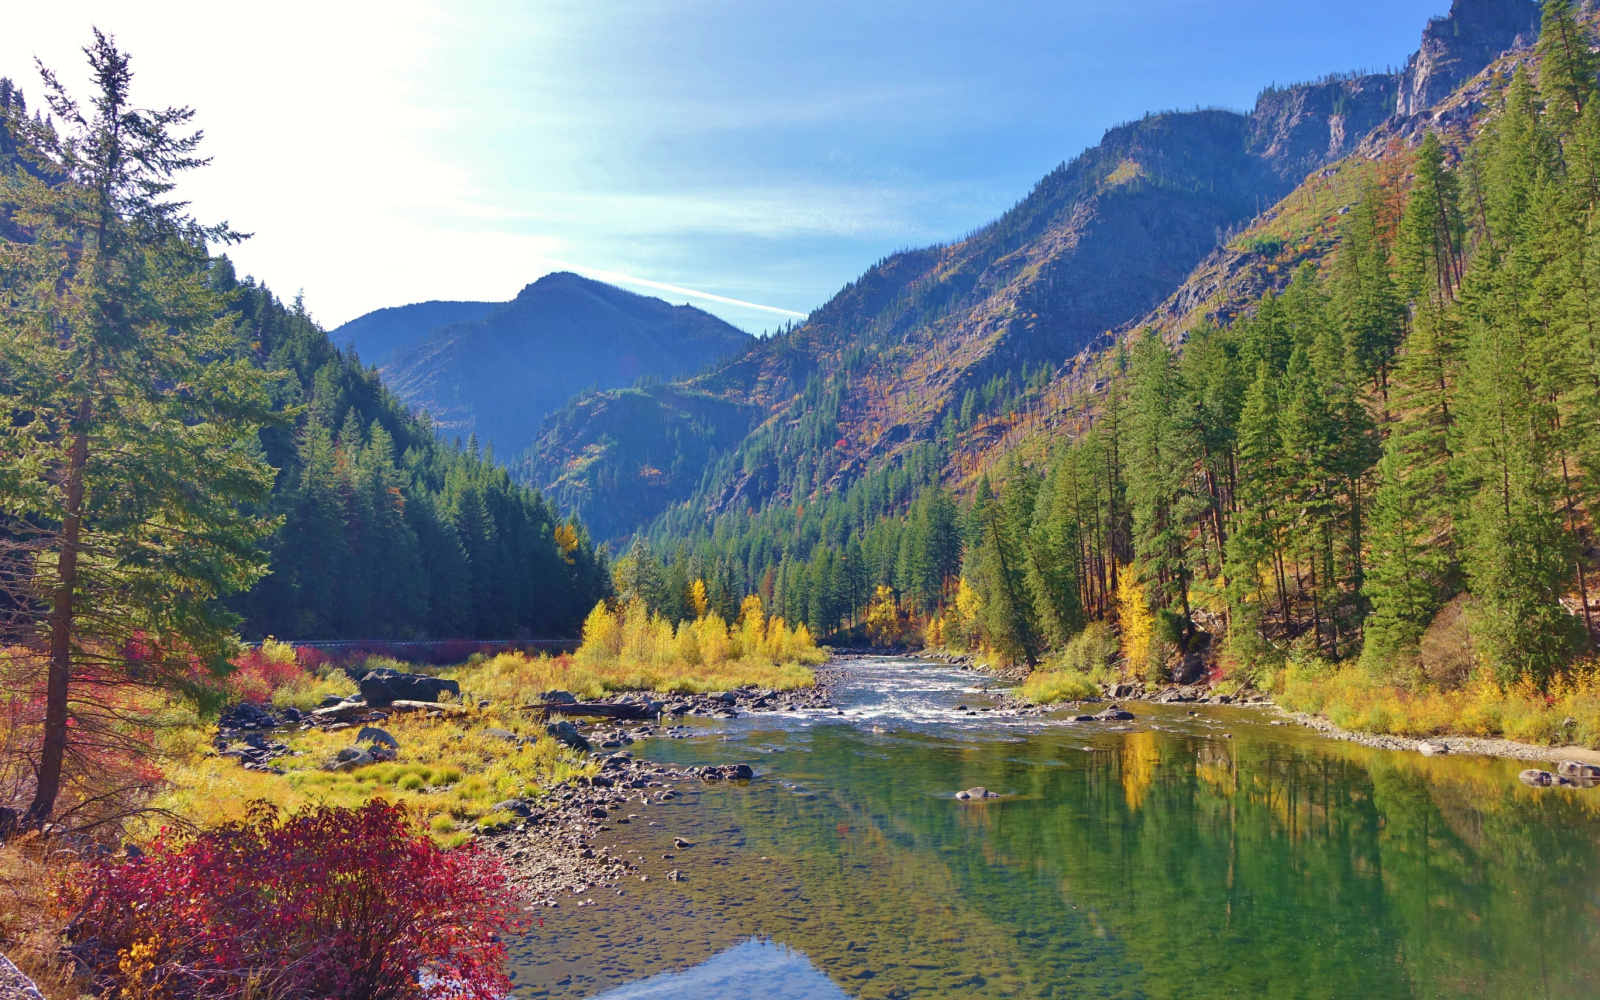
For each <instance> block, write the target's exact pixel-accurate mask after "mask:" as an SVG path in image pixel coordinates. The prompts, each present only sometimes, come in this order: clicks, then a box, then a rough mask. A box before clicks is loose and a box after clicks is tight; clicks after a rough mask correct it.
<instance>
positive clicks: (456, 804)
mask: <svg viewBox="0 0 1600 1000" xmlns="http://www.w3.org/2000/svg"><path fill="white" fill-rule="evenodd" d="M496 659H500V657H497V658H496ZM491 662H492V661H491ZM510 704H511V705H514V704H516V702H515V701H512V702H510ZM383 726H384V728H385V729H387V730H388V731H389V732H390V733H391V734H392V735H393V736H394V737H395V739H396V740H397V741H398V742H399V744H400V749H399V751H398V752H397V756H396V759H395V760H393V761H390V762H385V763H380V764H371V765H368V766H366V767H361V768H357V769H356V770H354V771H348V772H336V771H324V770H322V768H321V765H322V764H323V763H324V762H325V761H327V760H328V759H330V758H331V757H332V756H333V755H334V754H335V753H337V752H338V751H339V750H342V749H344V748H345V747H347V746H350V745H351V743H352V734H351V733H349V732H328V731H326V730H321V729H308V730H302V731H300V732H294V733H287V734H283V735H282V736H280V737H279V738H280V739H282V740H283V741H284V742H286V743H288V744H289V747H290V750H291V751H293V752H294V753H295V754H297V755H291V756H286V757H280V758H278V759H277V760H275V761H274V765H275V766H277V767H281V768H283V769H285V771H286V773H285V774H282V775H278V774H273V773H271V772H265V771H246V770H245V769H244V768H242V767H240V766H239V764H238V762H237V761H235V760H233V759H232V758H227V757H218V756H216V755H215V754H214V753H213V752H212V751H211V749H210V747H209V746H208V745H207V744H206V742H205V740H204V739H203V738H201V739H195V740H194V741H192V742H191V744H190V745H189V747H188V748H187V750H186V752H181V753H174V755H173V758H172V760H171V761H170V763H169V764H168V766H167V767H166V768H165V771H166V778H167V782H168V784H167V788H166V790H165V791H163V792H162V793H161V794H160V795H159V796H158V797H157V798H156V800H155V801H154V802H153V803H152V804H153V805H154V806H156V807H157V808H158V809H160V810H162V811H163V812H166V813H173V814H176V815H178V816H181V817H183V818H185V819H188V820H190V821H192V822H194V823H196V824H198V825H200V826H214V825H216V824H218V823H222V822H226V821H228V820H234V819H240V818H242V817H243V815H244V810H245V809H246V808H247V807H248V805H249V803H251V802H252V801H255V800H258V799H265V800H266V801H268V802H272V803H273V804H275V805H277V806H279V807H281V808H284V809H287V810H293V809H297V808H299V807H300V806H302V805H307V804H327V805H336V806H358V805H361V804H362V803H364V802H367V801H368V800H370V799H374V798H379V797H383V798H387V799H389V800H390V801H394V802H402V803H404V804H405V805H406V807H407V808H408V809H410V810H411V812H412V815H413V816H414V817H415V818H416V819H417V821H418V822H419V824H421V825H423V826H426V827H428V828H429V829H430V830H432V831H433V834H434V839H436V840H438V841H440V843H442V844H445V845H447V846H453V845H455V844H458V843H462V842H464V841H465V840H467V839H468V838H470V837H471V836H472V833H473V831H474V829H475V828H476V826H477V824H478V823H480V822H482V821H484V820H485V818H486V817H489V816H490V814H491V811H492V810H491V808H490V807H491V806H492V805H493V804H494V803H496V802H499V801H502V800H504V799H509V798H520V797H524V796H537V795H539V794H541V792H542V790H543V789H546V788H549V787H550V786H552V785H554V784H557V783H559V782H561V781H564V780H566V779H567V778H569V777H571V776H573V775H578V774H590V773H592V772H593V771H594V769H595V768H594V765H593V764H590V763H587V762H585V761H584V760H583V759H582V758H580V757H579V756H578V755H577V754H575V753H573V752H572V751H569V750H566V749H564V748H563V747H562V746H561V745H560V744H558V743H557V742H556V741H555V740H553V739H551V738H549V737H548V736H546V735H545V734H544V726H543V724H542V722H540V721H538V720H535V719H533V718H532V717H530V716H527V715H524V714H521V713H517V712H515V711H512V710H510V709H509V708H508V709H507V710H504V711H502V710H501V709H499V708H498V707H496V708H491V709H489V710H487V711H484V712H473V713H471V714H470V715H467V716H464V717H462V716H458V717H454V718H439V719H426V718H423V717H421V716H420V715H411V716H408V715H396V716H393V717H391V718H390V719H389V720H388V721H387V722H385V723H384V724H383ZM491 726H494V727H498V728H501V729H506V730H510V731H511V732H514V733H520V734H523V735H526V736H528V737H531V738H535V742H531V743H528V744H525V745H522V744H519V743H515V742H511V741H508V740H504V739H496V738H495V737H493V736H490V735H488V734H487V733H486V732H485V730H486V729H487V728H488V727H491ZM195 732H196V733H198V734H200V736H201V737H203V735H204V734H203V733H201V732H200V730H198V729H196V730H195ZM159 815H160V814H157V816H158V818H156V819H152V820H149V821H148V823H149V825H150V826H152V827H153V826H156V825H159V824H161V823H163V822H166V820H164V819H161V818H159ZM136 832H140V833H143V834H153V833H154V832H155V831H154V829H143V830H138V831H136Z"/></svg>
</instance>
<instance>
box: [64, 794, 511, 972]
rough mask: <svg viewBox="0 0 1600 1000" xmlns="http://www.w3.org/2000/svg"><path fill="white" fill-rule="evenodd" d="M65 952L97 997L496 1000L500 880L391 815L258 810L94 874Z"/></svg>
mask: <svg viewBox="0 0 1600 1000" xmlns="http://www.w3.org/2000/svg"><path fill="white" fill-rule="evenodd" d="M98 868H99V870H98V871H97V872H95V873H94V877H93V878H90V879H87V880H84V884H85V885H88V886H92V888H87V889H69V890H67V891H66V895H68V896H69V897H72V896H75V895H76V896H81V897H82V898H81V899H79V898H74V899H72V900H71V901H72V902H73V903H75V904H77V905H79V906H81V907H82V908H83V915H82V917H81V918H80V919H79V920H78V921H77V922H76V924H75V925H74V927H73V932H72V937H73V941H74V951H75V952H76V953H77V954H78V955H79V956H80V958H81V959H83V960H84V961H85V962H86V963H87V965H88V966H89V967H90V968H91V969H92V970H93V972H94V974H95V977H96V979H97V987H98V989H97V993H98V994H99V995H104V996H109V997H116V998H128V1000H131V998H135V997H138V998H141V1000H143V998H149V1000H158V998H159V1000H187V998H200V997H205V998H236V997H237V998H243V997H246V996H249V997H258V996H266V997H274V998H284V1000H295V998H306V1000H310V998H324V997H339V998H352V1000H409V998H421V997H424V996H426V997H452V998H455V997H459V998H471V1000H478V998H481V1000H491V998H498V997H502V996H504V995H506V993H507V992H508V991H509V986H510V984H509V981H508V980H507V978H506V975H505V973H504V971H503V965H504V959H505V948H504V946H503V944H502V943H501V940H500V935H501V933H502V932H504V931H506V930H508V929H509V927H510V920H509V918H508V917H507V916H506V911H505V899H504V890H505V884H506V883H505V875H504V873H503V870H502V869H501V867H500V865H499V863H498V862H497V861H495V859H494V858H493V857H492V856H490V855H488V854H485V853H483V852H480V851H477V850H473V849H459V850H452V851H444V850H441V849H440V848H438V847H437V846H436V845H434V843H433V842H432V841H430V840H429V839H428V838H427V837H425V836H420V835H417V834H414V833H413V831H412V830H411V827H410V824H409V823H408V821H407V817H406V813H405V811H404V809H403V808H402V807H399V806H395V805H392V804H390V803H388V802H385V801H381V800H380V801H374V802H370V803H368V804H367V805H365V806H363V807H361V808H359V809H336V808H329V807H321V808H314V809H305V810H301V811H299V812H296V813H293V814H291V815H288V816H284V815H282V814H280V813H279V812H278V811H277V810H275V809H274V808H272V807H271V806H268V805H266V804H264V803H263V804H258V805H257V806H255V807H254V808H253V809H252V810H251V812H250V814H249V816H248V817H247V818H246V819H245V820H244V821H242V822H239V823H232V824H228V825H225V826H222V827H220V828H217V829H215V830H212V831H209V832H205V833H201V834H199V835H196V836H193V837H188V838H183V839H177V838H170V837H168V836H165V835H163V836H162V837H160V838H157V840H156V841H155V842H154V843H153V844H152V845H151V846H150V848H149V850H148V851H147V852H145V853H144V854H142V855H140V856H136V857H128V858H117V859H114V860H109V861H105V862H102V863H100V864H99V865H98Z"/></svg>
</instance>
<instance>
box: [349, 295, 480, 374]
mask: <svg viewBox="0 0 1600 1000" xmlns="http://www.w3.org/2000/svg"><path fill="white" fill-rule="evenodd" d="M501 304H502V303H499V302H442V301H439V300H437V299H436V300H434V301H431V302H414V303H412V304H411V305H408V306H389V307H388V308H385V309H374V310H373V311H372V312H369V313H367V314H366V315H364V316H357V317H356V318H355V319H353V320H351V321H350V322H348V323H345V324H343V325H342V326H338V327H335V328H334V329H333V330H330V331H329V332H328V339H329V340H331V341H333V342H334V343H335V344H337V345H339V346H340V347H344V346H345V345H346V344H353V345H354V346H355V349H356V353H357V354H358V355H360V357H361V359H362V360H363V361H365V362H367V363H368V364H377V365H380V366H381V365H382V364H384V363H385V362H386V361H388V360H389V356H390V355H391V354H393V353H394V352H395V351H397V350H399V349H400V348H402V347H407V346H409V345H411V344H414V343H416V342H417V341H420V340H422V339H423V338H425V337H427V336H428V334H430V333H432V332H433V331H435V330H437V329H439V328H440V327H441V326H450V325H451V324H452V323H471V322H474V321H476V320H480V319H482V318H483V317H484V316H486V315H488V314H489V311H490V310H492V309H495V308H496V307H498V306H500V305H501Z"/></svg>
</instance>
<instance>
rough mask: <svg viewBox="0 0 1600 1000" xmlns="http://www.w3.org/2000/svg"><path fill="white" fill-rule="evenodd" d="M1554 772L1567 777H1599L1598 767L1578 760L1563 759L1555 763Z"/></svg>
mask: <svg viewBox="0 0 1600 1000" xmlns="http://www.w3.org/2000/svg"><path fill="white" fill-rule="evenodd" d="M1556 773H1557V774H1560V775H1565V776H1566V777H1568V778H1600V767H1596V766H1595V765H1593V764H1585V763H1583V762H1582V761H1579V760H1564V761H1562V762H1561V763H1559V764H1557V765H1556Z"/></svg>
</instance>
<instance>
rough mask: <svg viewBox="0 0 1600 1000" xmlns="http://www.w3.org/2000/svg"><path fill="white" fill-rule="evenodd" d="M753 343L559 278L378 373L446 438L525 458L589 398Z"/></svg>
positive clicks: (654, 304)
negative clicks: (563, 412) (543, 426)
mask: <svg viewBox="0 0 1600 1000" xmlns="http://www.w3.org/2000/svg"><path fill="white" fill-rule="evenodd" d="M423 305H424V306H434V307H441V306H448V307H456V306H462V307H471V306H476V305H478V304H476V303H424V304H423ZM401 309H402V310H406V309H409V310H410V312H409V313H408V312H404V311H402V312H400V313H399V314H397V315H395V316H391V317H388V319H389V320H390V322H391V324H393V323H394V322H395V321H397V320H406V319H409V318H411V317H414V316H417V315H419V313H421V312H423V310H421V309H419V307H401ZM447 311H448V310H447V309H441V308H435V309H434V310H433V312H434V313H435V314H443V313H445V312H447ZM457 311H460V312H466V313H469V314H471V313H474V312H475V310H473V309H470V308H463V309H459V310H457ZM369 315H375V314H369ZM365 318H366V317H363V319H365ZM355 322H356V323H359V322H360V320H357V321H355ZM350 325H351V324H346V326H347V327H348V326H350ZM414 325H415V324H413V326H414ZM340 329H341V330H343V329H345V327H341V328H340ZM335 332H336V333H337V332H338V331H335ZM369 336H370V334H369ZM753 340H754V338H752V337H751V336H750V335H749V334H747V333H745V332H744V331H742V330H739V329H738V328H736V327H734V326H731V325H730V324H728V323H725V322H723V321H722V320H720V319H718V318H716V317H715V316H712V315H711V314H710V313H707V312H705V311H703V310H700V309H697V308H695V307H693V306H689V305H672V304H670V303H668V302H665V301H662V300H661V299H657V298H651V297H648V296H643V295H637V294H635V293H633V292H629V291H626V290H624V289H621V288H616V287H615V286H612V285H607V284H605V283H603V282H599V281H594V280H593V279H590V278H585V277H582V276H580V275H577V274H573V273H571V272H567V271H558V272H553V273H551V274H547V275H544V276H543V277H541V278H539V279H538V280H537V281H534V282H532V283H530V284H529V285H527V286H526V287H524V288H523V289H522V290H521V291H520V292H518V294H517V296H516V297H515V298H513V299H512V300H511V301H509V302H503V303H491V304H489V308H487V309H485V310H482V311H481V312H479V313H477V314H475V315H469V316H468V318H465V319H460V320H457V321H454V322H449V323H445V324H442V325H438V326H436V327H434V328H433V329H431V330H429V331H428V332H427V334H426V335H425V336H423V337H422V338H420V339H414V340H412V341H410V342H408V343H405V344H403V345H401V346H399V347H397V348H396V349H393V350H392V351H391V352H390V353H389V354H388V355H387V356H386V357H385V358H384V359H383V360H382V362H381V363H380V365H379V367H380V370H381V372H382V374H383V377H384V381H385V384H386V385H388V386H389V388H390V389H391V390H392V391H393V392H394V393H395V394H396V395H397V396H399V397H400V398H401V399H402V400H404V401H405V402H406V403H408V404H409V405H411V406H412V407H414V408H416V409H418V410H426V411H427V412H428V413H429V415H430V416H431V417H432V418H433V421H434V423H435V426H436V427H438V428H439V430H440V431H441V432H442V433H444V434H447V435H448V434H454V435H457V436H460V437H462V438H467V437H470V436H473V435H476V436H477V438H478V439H479V440H480V441H483V442H485V443H490V442H492V443H493V444H494V445H496V446H498V447H499V448H500V451H501V454H503V455H516V454H518V453H520V452H521V451H522V450H523V449H525V448H526V447H527V446H528V445H529V443H531V441H532V440H533V439H534V436H535V435H536V434H537V432H538V428H539V425H540V423H541V422H542V421H543V420H544V418H545V417H546V416H547V415H549V414H550V413H552V412H554V411H556V410H558V409H560V408H561V407H562V406H563V405H565V404H566V403H567V402H568V401H569V400H570V399H571V398H572V397H574V396H575V395H578V394H580V393H582V392H584V391H585V390H588V389H591V388H596V387H598V388H600V389H616V388H621V387H624V386H628V385H632V384H633V383H634V382H636V381H637V380H638V379H640V378H642V377H658V378H681V377H683V376H687V375H692V374H693V373H694V372H696V371H698V370H700V369H701V368H704V367H705V366H706V365H708V364H712V363H714V362H716V361H718V360H721V359H724V358H727V357H730V356H733V355H737V354H738V353H740V352H742V351H744V350H746V349H747V348H748V346H749V344H750V343H752V342H753ZM357 346H358V348H359V346H360V345H359V343H358V345H357Z"/></svg>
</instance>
